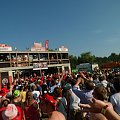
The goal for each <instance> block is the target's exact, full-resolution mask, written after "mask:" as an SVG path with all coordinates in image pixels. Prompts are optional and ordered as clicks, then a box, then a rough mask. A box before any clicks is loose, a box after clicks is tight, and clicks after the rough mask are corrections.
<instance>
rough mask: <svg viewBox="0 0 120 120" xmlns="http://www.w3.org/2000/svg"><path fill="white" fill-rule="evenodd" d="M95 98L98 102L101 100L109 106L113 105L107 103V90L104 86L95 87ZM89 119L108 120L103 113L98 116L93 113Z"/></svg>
mask: <svg viewBox="0 0 120 120" xmlns="http://www.w3.org/2000/svg"><path fill="white" fill-rule="evenodd" d="M93 97H94V98H96V99H98V100H101V101H103V102H105V103H107V104H111V103H108V102H107V90H106V88H105V87H104V86H102V85H101V86H97V87H95V89H94V91H93ZM89 119H90V120H96V119H97V120H107V119H106V117H105V116H104V115H103V114H101V113H98V114H94V113H91V114H90V118H89Z"/></svg>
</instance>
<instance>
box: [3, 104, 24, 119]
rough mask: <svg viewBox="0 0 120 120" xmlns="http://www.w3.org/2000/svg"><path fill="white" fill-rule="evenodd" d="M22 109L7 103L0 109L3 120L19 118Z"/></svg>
mask: <svg viewBox="0 0 120 120" xmlns="http://www.w3.org/2000/svg"><path fill="white" fill-rule="evenodd" d="M21 110H22V109H18V108H17V107H16V106H15V105H14V104H8V105H7V107H6V108H5V110H3V111H2V118H3V120H20V119H21V118H22V117H23V116H21V112H22V111H21Z"/></svg>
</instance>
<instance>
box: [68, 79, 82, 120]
mask: <svg viewBox="0 0 120 120" xmlns="http://www.w3.org/2000/svg"><path fill="white" fill-rule="evenodd" d="M76 82H77V81H76V79H71V85H72V87H73V86H74V85H75V84H76ZM79 103H80V98H79V97H78V96H77V95H76V94H75V93H74V92H73V89H72V88H71V89H70V90H69V118H68V119H69V120H79V119H80V118H81V112H80V107H79V106H78V104H79Z"/></svg>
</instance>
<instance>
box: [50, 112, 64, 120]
mask: <svg viewBox="0 0 120 120" xmlns="http://www.w3.org/2000/svg"><path fill="white" fill-rule="evenodd" d="M48 120H66V119H65V117H64V115H63V114H62V113H60V112H58V111H53V112H52V114H51V115H50V117H49V118H48Z"/></svg>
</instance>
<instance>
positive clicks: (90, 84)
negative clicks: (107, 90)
mask: <svg viewBox="0 0 120 120" xmlns="http://www.w3.org/2000/svg"><path fill="white" fill-rule="evenodd" d="M85 87H86V89H87V90H93V89H94V87H95V84H94V83H93V82H92V81H86V82H85Z"/></svg>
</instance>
